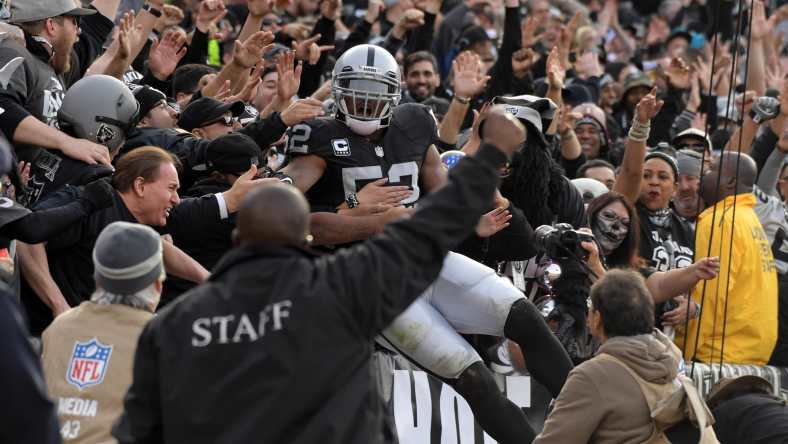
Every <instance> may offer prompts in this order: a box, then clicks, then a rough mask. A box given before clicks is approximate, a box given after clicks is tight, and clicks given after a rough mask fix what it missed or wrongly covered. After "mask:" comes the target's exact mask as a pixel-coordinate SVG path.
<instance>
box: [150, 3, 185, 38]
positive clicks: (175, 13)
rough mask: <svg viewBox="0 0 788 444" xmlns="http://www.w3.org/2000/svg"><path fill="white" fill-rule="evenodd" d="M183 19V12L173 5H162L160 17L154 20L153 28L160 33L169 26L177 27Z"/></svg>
mask: <svg viewBox="0 0 788 444" xmlns="http://www.w3.org/2000/svg"><path fill="white" fill-rule="evenodd" d="M183 18H184V14H183V10H182V9H181V8H179V7H177V6H174V5H164V6H162V9H161V17H159V18H158V19H156V24H155V25H153V28H154V29H156V30H157V31H159V32H161V31H164V30H165V29H167V28H169V27H170V26H175V25H179V24H180V23H181V22H182V21H183Z"/></svg>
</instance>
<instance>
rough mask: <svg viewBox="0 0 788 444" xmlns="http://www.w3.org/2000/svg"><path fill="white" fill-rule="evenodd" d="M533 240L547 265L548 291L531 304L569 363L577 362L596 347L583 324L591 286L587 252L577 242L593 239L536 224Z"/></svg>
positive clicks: (567, 229) (561, 226)
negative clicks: (551, 332) (567, 356)
mask: <svg viewBox="0 0 788 444" xmlns="http://www.w3.org/2000/svg"><path fill="white" fill-rule="evenodd" d="M534 239H535V242H536V245H537V246H538V247H539V248H540V249H542V250H543V251H544V253H545V256H546V257H548V258H549V260H548V261H547V262H548V263H549V264H550V265H548V266H546V267H545V268H544V271H543V272H542V275H543V277H542V279H543V280H544V283H545V286H546V287H547V288H549V294H548V295H546V296H544V297H543V298H540V299H538V300H537V301H535V303H536V305H537V307H538V308H539V309H540V310H541V312H542V315H543V316H544V318H545V320H546V321H547V322H548V324H549V325H550V327H551V329H552V330H553V333H555V335H556V337H557V338H558V341H559V342H560V343H561V345H562V346H563V347H564V349H565V350H566V352H567V353H568V354H569V357H570V358H571V359H572V362H574V363H575V365H577V364H580V363H581V362H583V361H585V360H587V359H589V358H590V357H592V356H593V355H594V353H595V351H596V348H597V346H598V344H595V343H594V341H593V339H592V338H591V335H590V333H589V331H588V327H587V325H586V315H587V313H588V300H589V299H588V295H589V292H590V289H591V280H590V277H589V274H588V271H589V269H588V266H587V265H586V261H587V260H588V255H589V253H588V251H586V249H585V248H583V247H582V246H581V245H580V244H581V243H583V242H594V237H593V236H592V235H591V234H589V233H584V232H582V231H577V230H575V229H574V228H572V226H571V225H569V224H564V223H561V224H556V225H555V226H550V225H542V226H540V227H539V228H537V229H536V230H534Z"/></svg>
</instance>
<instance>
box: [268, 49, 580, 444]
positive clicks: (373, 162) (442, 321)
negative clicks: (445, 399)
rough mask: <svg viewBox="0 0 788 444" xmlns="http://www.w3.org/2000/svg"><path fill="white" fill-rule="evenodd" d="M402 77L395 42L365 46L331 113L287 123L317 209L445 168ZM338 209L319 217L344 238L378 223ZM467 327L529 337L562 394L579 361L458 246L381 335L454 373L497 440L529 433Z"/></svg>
mask: <svg viewBox="0 0 788 444" xmlns="http://www.w3.org/2000/svg"><path fill="white" fill-rule="evenodd" d="M400 80H401V79H400V70H399V66H398V65H397V62H396V60H395V59H394V57H392V56H391V55H390V54H389V53H388V52H387V51H385V50H384V49H382V48H380V47H377V46H374V45H359V46H356V47H354V48H352V49H350V50H348V51H347V52H345V53H344V54H343V55H342V56H341V57H340V58H339V60H337V62H336V65H335V67H334V72H333V80H332V95H333V99H334V101H335V109H336V111H335V115H334V117H331V118H321V119H316V120H310V121H307V122H305V123H303V124H300V125H295V126H294V127H293V128H291V129H290V132H289V135H288V142H287V152H288V156H289V163H288V165H287V166H286V167H285V168H284V169H283V170H282V172H283V173H285V174H287V175H288V176H289V177H291V178H292V179H293V181H294V184H295V185H296V186H297V187H298V188H299V189H301V190H302V191H303V192H304V193H305V194H306V196H307V197H308V198H309V200H310V204H311V205H312V210H313V211H326V212H337V211H338V210H340V212H344V209H346V208H347V209H350V211H351V212H352V211H353V210H355V209H358V208H363V207H364V206H366V205H368V204H392V203H399V202H401V203H402V204H405V205H410V204H413V203H415V202H417V201H418V199H419V197H420V196H421V195H422V194H423V193H427V192H430V191H432V190H434V189H435V188H437V187H438V186H440V185H441V184H442V183H443V181H444V180H445V177H446V170H445V168H444V167H443V165H442V163H441V161H440V156H439V155H438V152H437V150H436V148H435V147H434V146H433V142H434V141H435V140H436V139H437V122H436V121H435V119H434V117H433V116H432V115H431V113H430V112H429V110H428V108H426V107H424V106H422V105H419V104H403V105H400V106H397V105H398V102H399V99H400V97H401V95H400ZM384 183H385V185H387V186H383V185H384ZM370 190H371V191H370ZM359 204H363V205H361V206H359ZM389 211H391V210H389ZM351 214H352V213H351ZM384 214H385V213H384ZM333 216H337V217H335V218H326V219H323V220H322V221H321V222H322V223H330V224H335V225H336V226H335V227H333V228H332V229H331V230H330V231H333V232H335V233H340V232H341V233H343V235H342V236H337V237H336V238H340V237H341V238H342V241H343V242H349V241H354V240H358V239H361V238H363V237H366V236H369V235H370V234H371V233H370V232H369V231H367V230H365V228H366V226H365V225H364V224H365V223H364V222H358V221H359V220H363V219H364V218H369V217H374V216H364V217H351V216H346V217H343V216H341V215H333ZM313 221H315V219H314V218H313ZM352 272H353V271H352V270H348V273H352ZM459 333H466V334H486V335H493V336H505V337H507V338H510V339H512V340H514V341H515V342H517V343H518V344H520V345H521V347H522V348H523V350H524V352H525V360H526V363H527V365H528V369H529V371H530V372H531V374H532V375H533V376H534V377H535V378H536V379H537V380H539V381H540V382H541V383H542V384H544V385H545V386H546V387H547V388H548V389H549V390H550V392H551V394H552V395H553V397H556V396H558V393H559V392H560V390H561V387H562V386H563V383H564V381H565V380H566V377H567V374H568V373H569V370H570V369H571V362H570V360H569V358H568V356H567V354H566V352H565V351H564V350H563V348H562V347H561V345H560V344H559V343H558V341H557V340H556V338H555V337H554V336H553V335H552V333H551V332H550V330H549V328H548V326H547V324H546V323H545V321H544V320H543V318H542V316H541V315H540V313H539V312H538V310H536V308H535V307H534V305H533V304H532V303H531V302H530V301H528V300H526V299H525V297H524V296H523V294H522V293H521V292H520V291H519V290H517V288H515V287H514V286H513V285H512V284H511V283H510V282H509V281H508V280H506V279H504V278H501V277H499V276H498V275H497V274H496V273H495V272H494V271H493V270H492V269H490V268H488V267H485V266H484V265H481V264H479V263H477V262H475V261H473V260H471V259H469V258H467V257H465V256H462V255H459V254H456V253H450V254H449V255H448V256H447V257H446V259H445V261H444V264H443V269H442V271H441V275H440V277H439V278H438V280H437V281H436V282H435V283H434V284H433V285H432V286H431V287H430V288H429V289H428V290H427V291H426V292H425V293H424V294H423V295H422V297H421V298H419V299H418V300H417V301H416V302H415V303H414V304H413V305H411V306H410V308H408V310H406V311H405V312H404V313H403V314H402V315H400V316H399V317H398V318H397V319H396V320H395V321H394V322H393V323H392V325H391V326H389V327H388V328H387V329H386V331H385V332H384V334H383V338H381V342H383V343H384V344H386V345H388V346H389V347H391V348H393V349H395V350H397V351H399V352H400V353H401V354H403V355H404V356H406V357H408V358H409V359H410V360H412V361H414V362H416V363H417V364H418V365H420V366H421V367H423V368H425V369H427V370H428V371H430V372H431V373H433V374H436V375H438V376H439V377H441V378H442V379H444V380H445V381H447V382H448V383H449V384H451V385H452V386H453V387H454V388H455V389H456V390H457V392H458V393H460V394H461V395H462V396H463V397H464V398H465V399H466V400H467V401H468V403H469V405H470V406H471V409H472V410H473V412H474V415H475V417H476V419H477V421H478V422H479V424H480V425H481V426H482V428H483V429H484V430H485V431H486V432H487V433H489V434H490V435H491V436H492V437H493V438H495V439H496V440H497V441H498V442H501V443H510V442H523V441H525V442H530V440H531V439H533V438H534V436H535V434H534V432H533V430H532V429H531V428H530V426H529V425H528V423H527V421H526V419H525V416H524V414H523V412H522V411H521V410H520V409H519V408H517V406H515V405H514V404H513V403H511V402H510V401H508V400H507V399H506V398H505V397H504V396H503V395H502V394H501V392H500V390H499V389H498V387H497V385H496V383H495V381H494V379H493V378H492V374H491V373H490V371H489V370H488V369H487V368H486V367H485V366H484V364H483V362H482V359H481V357H480V356H479V355H478V354H477V353H476V351H475V350H474V349H473V348H472V347H471V345H470V344H468V343H467V342H466V341H465V340H464V339H463V338H462V337H461V336H460V334H459Z"/></svg>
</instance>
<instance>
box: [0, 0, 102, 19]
mask: <svg viewBox="0 0 788 444" xmlns="http://www.w3.org/2000/svg"><path fill="white" fill-rule="evenodd" d="M96 12H98V11H96V10H95V9H88V8H80V7H79V6H78V5H77V3H76V2H75V1H74V0H22V1H14V2H11V20H9V21H8V22H9V23H27V22H35V21H37V20H44V19H47V18H50V17H57V16H60V15H70V16H83V15H93V14H95V13H96Z"/></svg>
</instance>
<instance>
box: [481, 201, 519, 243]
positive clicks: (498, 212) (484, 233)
mask: <svg viewBox="0 0 788 444" xmlns="http://www.w3.org/2000/svg"><path fill="white" fill-rule="evenodd" d="M510 220H512V214H511V213H510V212H509V210H507V209H506V208H496V209H494V210H492V211H490V212H489V213H487V214H485V215H484V216H482V217H481V219H479V223H478V224H476V235H477V236H479V237H490V236H492V235H493V234H495V233H497V232H499V231H501V230H503V229H505V228H506V227H508V226H509V221H510Z"/></svg>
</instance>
